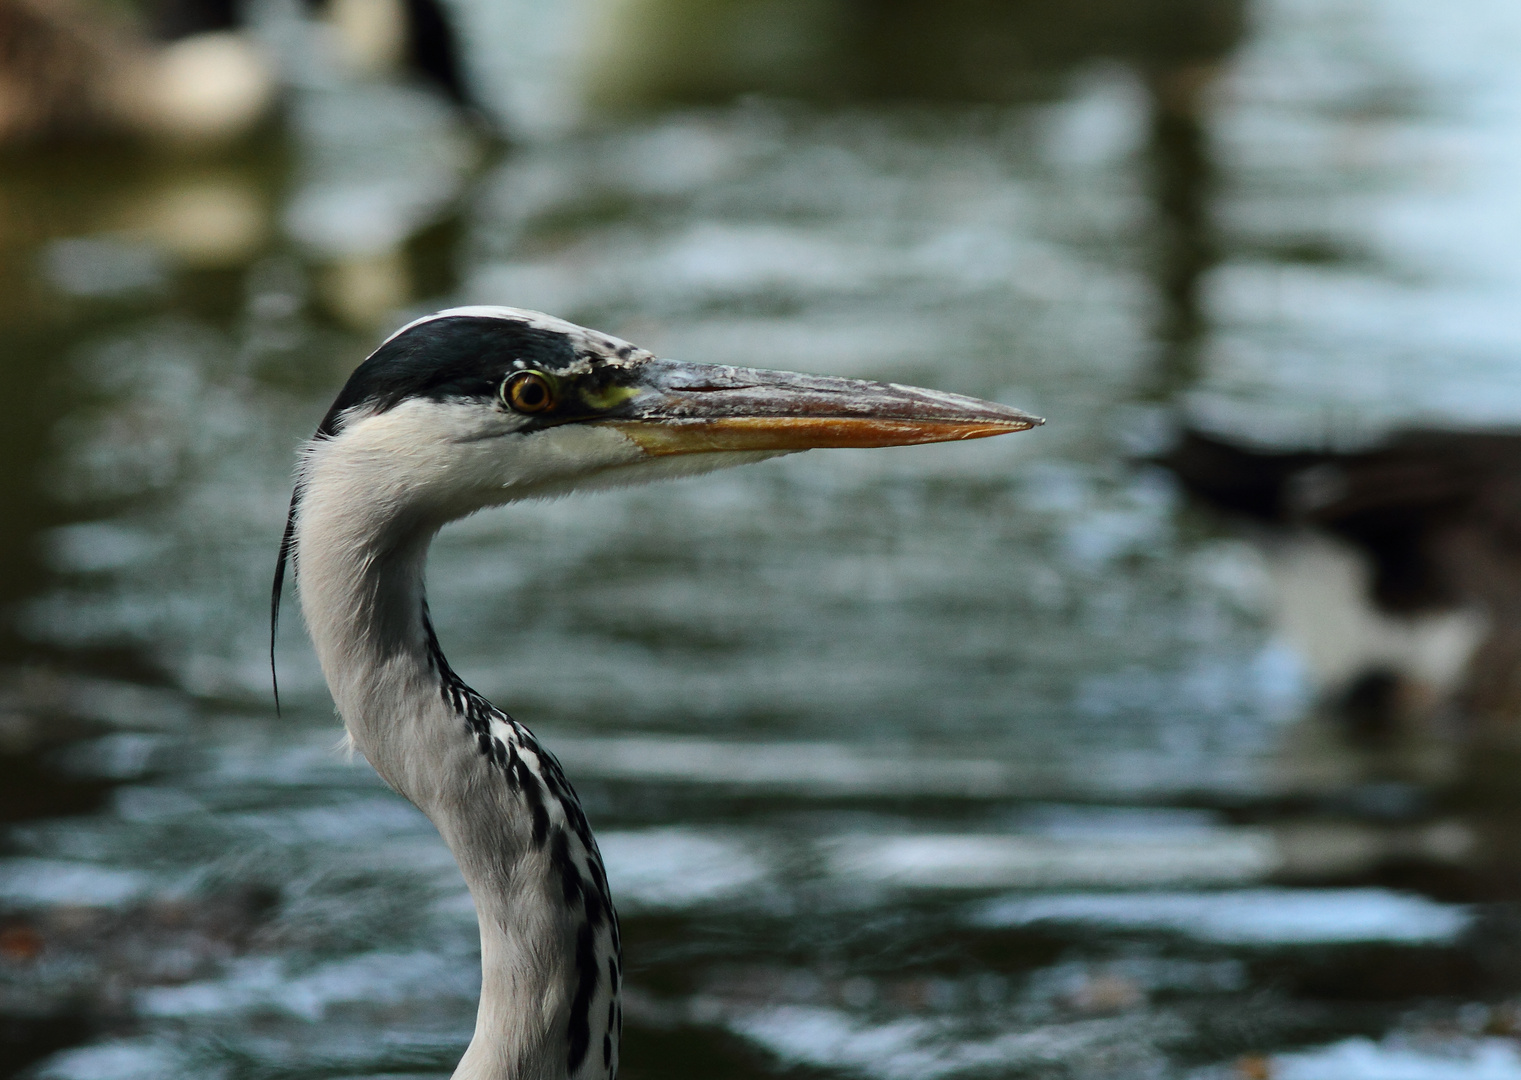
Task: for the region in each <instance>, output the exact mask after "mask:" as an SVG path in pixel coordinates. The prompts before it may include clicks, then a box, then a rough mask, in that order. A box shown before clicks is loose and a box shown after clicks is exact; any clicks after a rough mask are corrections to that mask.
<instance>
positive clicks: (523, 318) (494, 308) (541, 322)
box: [381, 304, 644, 353]
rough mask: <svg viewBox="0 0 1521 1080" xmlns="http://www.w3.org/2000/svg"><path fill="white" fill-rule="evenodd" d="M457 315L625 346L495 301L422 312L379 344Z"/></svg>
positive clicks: (594, 344)
mask: <svg viewBox="0 0 1521 1080" xmlns="http://www.w3.org/2000/svg"><path fill="white" fill-rule="evenodd" d="M460 317H464V318H472V319H501V320H502V321H503V322H515V323H518V324H520V325H522V326H527V327H530V328H532V329H534V330H546V331H548V332H550V333H554V334H564V335H565V336H566V337H568V338H570V340H571V341H572V342H574V343H575V344H576V345H581V346H587V347H590V348H595V349H600V350H603V351H605V352H608V353H616V352H618V350H619V349H620V348H622V347H624V346H629V343H628V342H627V341H624V340H623V339H622V338H616V337H613V335H611V334H604V333H602V331H600V330H589V329H587V328H586V327H584V326H578V325H576V324H575V323H573V322H567V321H566V320H564V319H559V318H556V317H555V316H553V315H546V314H544V313H543V312H542V311H530V310H528V309H527V308H515V307H502V306H500V305H497V304H472V305H469V306H466V307H455V308H445V309H444V310H443V311H435V312H434V313H433V314H431V315H424V316H423V317H422V318H420V319H413V320H412V321H411V322H409V323H407V325H406V326H403V327H401V328H400V329H399V330H396V331H394V332H393V333H392V334H391V335H390V336H389V337H387V338H386V340H385V341H383V342H381V344H382V345H384V344H386V343H387V342H390V341H393V340H395V339H396V338H398V337H400V336H401V335H402V334H405V333H406V332H407V331H408V330H411V329H413V328H414V327H418V326H422V325H423V324H424V323H430V322H433V321H434V320H436V319H454V318H460ZM629 347H630V348H635V351H637V352H640V353H643V352H644V350H643V349H637V348H636V347H634V346H629Z"/></svg>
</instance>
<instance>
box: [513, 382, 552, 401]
mask: <svg viewBox="0 0 1521 1080" xmlns="http://www.w3.org/2000/svg"><path fill="white" fill-rule="evenodd" d="M517 390H518V392H517V399H518V404H519V405H522V406H525V407H526V408H530V409H536V408H538V407H539V406H540V405H543V404H544V402H545V401H546V400H547V399H548V394H547V393H546V392H545V390H544V384H543V383H542V382H540V381H539V380H538V379H535V378H532V377H529V378H526V379H520V380H518V387H517Z"/></svg>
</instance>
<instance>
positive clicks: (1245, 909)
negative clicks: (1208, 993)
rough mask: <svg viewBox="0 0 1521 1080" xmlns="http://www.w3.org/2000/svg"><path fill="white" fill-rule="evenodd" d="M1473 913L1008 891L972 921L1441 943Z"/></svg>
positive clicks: (1238, 896)
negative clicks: (1037, 893)
mask: <svg viewBox="0 0 1521 1080" xmlns="http://www.w3.org/2000/svg"><path fill="white" fill-rule="evenodd" d="M1472 918H1473V916H1472V913H1471V912H1470V911H1469V910H1468V909H1467V908H1465V907H1461V906H1459V905H1457V904H1439V903H1437V902H1435V901H1433V900H1428V899H1426V898H1425V897H1422V896H1411V895H1407V894H1404V893H1396V892H1390V891H1388V890H1387V889H1246V890H1239V891H1232V892H1216V893H1208V892H1199V893H1193V892H1156V893H1113V894H1105V893H1061V894H1057V895H1053V896H1010V897H1005V898H1003V899H999V900H994V901H992V902H990V903H988V904H985V905H983V906H981V907H979V908H978V909H977V911H976V913H975V914H974V915H973V916H972V918H971V922H972V923H973V924H974V925H977V926H983V927H995V928H1005V927H1009V928H1012V927H1023V926H1031V925H1034V924H1038V923H1068V924H1078V925H1087V926H1097V927H1102V928H1105V929H1110V930H1164V931H1169V932H1172V933H1178V934H1183V935H1185V936H1187V937H1192V938H1195V939H1198V940H1200V941H1208V942H1212V943H1215V944H1222V945H1331V944H1348V943H1353V942H1388V943H1391V944H1400V945H1444V944H1449V943H1451V942H1452V941H1454V940H1456V939H1457V938H1458V936H1459V935H1461V934H1462V933H1463V931H1464V930H1466V929H1467V928H1468V925H1469V923H1470V922H1471V921H1472ZM1275 1075H1277V1074H1275Z"/></svg>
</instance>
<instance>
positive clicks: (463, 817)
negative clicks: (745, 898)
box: [295, 469, 622, 1080]
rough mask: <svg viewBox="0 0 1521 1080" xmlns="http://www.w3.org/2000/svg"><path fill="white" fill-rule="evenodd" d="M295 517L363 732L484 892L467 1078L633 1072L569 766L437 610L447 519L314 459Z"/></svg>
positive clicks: (309, 616)
mask: <svg viewBox="0 0 1521 1080" xmlns="http://www.w3.org/2000/svg"><path fill="white" fill-rule="evenodd" d="M305 479H306V483H305V492H304V497H303V500H302V504H301V506H300V509H299V513H298V514H297V518H296V530H295V552H296V554H297V555H298V559H299V561H298V563H297V567H298V573H299V583H300V597H301V606H302V611H303V614H304V616H305V618H306V623H307V626H308V628H309V630H310V633H311V637H312V640H313V642H314V644H315V645H316V649H317V654H318V657H319V658H320V660H321V664H322V670H323V673H324V675H325V676H326V678H327V682H328V686H329V688H330V689H331V691H332V694H333V698H334V701H335V702H336V703H337V706H338V711H339V713H340V714H341V715H342V717H343V721H344V725H345V727H346V729H347V731H348V735H349V738H350V739H351V740H352V742H353V745H354V746H355V748H357V749H358V750H359V751H360V752H361V753H362V754H363V755H364V756H365V758H366V759H367V760H368V761H369V762H370V764H371V765H373V766H374V768H375V770H376V771H377V772H378V773H379V774H380V775H381V776H382V777H383V778H384V779H385V780H386V782H387V783H389V784H390V785H391V786H392V787H393V788H395V789H396V790H397V791H398V792H400V793H401V794H402V795H404V796H406V797H407V798H408V799H410V800H411V801H412V802H413V803H415V804H416V805H417V806H418V808H419V809H421V810H422V811H423V813H425V814H427V816H428V817H429V818H430V819H431V820H432V821H433V823H434V825H436V826H437V828H438V830H439V833H440V834H441V835H442V836H443V839H444V841H445V842H446V843H447V844H448V845H449V848H450V850H451V851H452V852H453V854H454V857H455V859H456V861H457V862H458V863H459V867H460V870H461V872H462V873H463V875H464V878H465V881H466V883H467V884H468V886H469V888H470V893H471V896H472V898H473V899H474V901H475V907H476V912H477V916H478V919H479V923H480V933H481V964H482V986H481V999H480V1007H479V1011H478V1013H477V1018H476V1030H475V1036H474V1038H473V1039H472V1041H471V1043H470V1047H469V1049H468V1050H467V1052H466V1053H465V1056H464V1058H463V1059H462V1060H461V1062H460V1065H459V1069H458V1071H457V1072H456V1073H455V1074H454V1075H455V1078H456V1080H606V1078H611V1077H613V1076H615V1075H616V1070H617V1041H618V1029H619V1028H620V1027H621V1020H622V1017H621V1008H620V1006H619V1004H618V990H619V981H620V979H621V969H620V962H619V957H618V940H617V922H616V917H615V916H614V914H613V911H612V907H611V904H610V902H609V900H608V897H607V888H606V879H605V876H604V875H603V872H602V866H601V859H600V856H599V855H598V854H597V850H596V845H595V842H594V841H593V840H592V838H591V833H590V830H589V829H588V828H587V826H586V820H585V817H584V816H583V815H582V813H581V809H580V806H579V803H578V802H577V801H576V797H575V794H574V792H572V791H571V790H570V787H569V785H568V784H566V783H565V781H564V777H563V775H562V774H561V773H560V770H559V766H558V764H557V763H555V761H554V759H553V757H552V756H550V755H549V754H547V753H546V752H544V751H543V750H542V749H541V748H540V747H539V745H538V743H537V741H536V740H535V739H534V738H533V736H532V735H531V734H530V733H529V732H528V731H527V730H526V729H525V728H523V727H522V726H521V725H519V724H517V723H516V722H515V721H513V720H511V719H510V718H509V717H507V716H506V715H505V714H503V713H500V712H499V711H497V710H495V709H494V708H492V707H491V706H490V705H489V704H488V703H486V702H485V700H484V699H482V698H481V697H480V696H479V695H477V694H475V692H474V691H472V690H470V689H469V688H468V687H466V686H465V685H464V684H463V683H462V682H460V681H459V679H458V678H457V676H455V675H454V673H453V672H452V671H451V670H450V669H449V667H448V664H447V662H446V661H444V659H443V656H442V653H441V652H439V651H438V648H437V643H436V640H434V638H433V635H432V629H431V626H430V625H429V623H428V621H427V618H428V617H427V606H426V601H425V599H424V591H423V573H424V566H425V563H426V559H427V551H428V546H429V543H430V542H431V539H432V536H433V534H434V532H435V530H436V525H435V524H432V523H426V522H418V523H416V524H414V525H413V526H411V527H410V528H407V529H398V528H397V527H396V524H395V521H394V520H392V521H382V520H380V519H378V518H376V517H373V516H367V515H365V514H363V513H359V514H355V513H354V512H353V508H354V507H355V506H362V505H364V504H365V501H364V500H363V499H352V498H349V497H348V495H350V494H352V493H353V488H352V485H350V484H346V483H344V482H343V478H342V477H341V476H340V477H338V478H337V479H336V483H325V482H324V480H325V479H330V478H326V477H324V476H323V475H322V471H321V470H320V469H312V470H309V471H308V473H307V476H306V478H305Z"/></svg>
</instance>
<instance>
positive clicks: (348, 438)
mask: <svg viewBox="0 0 1521 1080" xmlns="http://www.w3.org/2000/svg"><path fill="white" fill-rule="evenodd" d="M1041 422H1042V421H1041V420H1040V419H1039V418H1037V417H1033V416H1030V415H1028V414H1026V413H1023V412H1021V411H1019V410H1018V409H1014V408H1011V407H1009V406H1006V405H998V404H993V403H991V402H986V401H979V400H977V399H975V398H968V397H961V396H958V395H955V394H945V393H940V392H938V391H933V390H921V389H917V388H914V387H907V386H898V385H894V384H886V383H875V382H865V381H861V380H856V379H841V378H833V377H827V376H816V375H798V374H793V373H791V372H784V371H768V370H761V369H754V368H736V367H726V366H722V365H716V364H697V363H683V362H679V361H674V360H665V359H661V358H659V357H656V356H655V355H654V354H652V353H650V352H648V351H646V350H644V349H640V348H637V347H635V346H633V345H631V344H629V343H628V342H626V341H621V340H619V339H618V338H615V337H611V336H609V335H606V334H601V333H598V332H596V331H593V330H588V329H585V328H584V327H580V326H576V325H574V324H572V323H568V322H565V321H563V320H560V319H556V318H552V317H550V316H547V315H542V314H539V313H537V312H531V311H523V310H519V309H515V308H500V307H473V308H454V309H451V310H449V311H443V312H439V313H438V314H435V315H430V316H427V317H426V318H423V319H419V320H417V321H415V322H413V323H410V324H408V325H407V326H404V327H402V329H400V330H398V331H397V332H396V333H395V334H393V335H392V336H391V337H390V338H388V339H387V340H386V341H385V343H384V344H382V345H381V346H380V348H378V349H377V350H376V351H375V352H374V353H373V354H371V356H370V357H369V358H368V359H367V360H365V361H364V363H362V364H361V365H360V366H359V367H358V368H357V369H356V370H355V371H354V373H353V375H352V376H350V378H349V381H348V383H347V384H346V385H345V386H344V388H343V390H342V392H341V393H340V394H339V395H338V398H337V400H336V401H335V402H334V403H333V406H332V409H331V410H330V411H329V412H328V415H327V417H326V418H325V419H324V420H323V422H322V426H321V427H320V428H319V429H318V432H317V438H316V439H315V440H314V441H313V442H312V444H311V446H310V448H309V451H310V452H309V456H308V460H307V466H306V468H305V469H304V479H305V481H306V482H308V483H311V482H314V481H316V480H317V476H316V473H317V472H318V471H326V472H336V473H338V474H339V479H341V480H343V481H345V482H347V483H357V484H363V485H365V489H366V490H367V491H368V492H369V493H370V501H371V502H372V503H373V504H375V505H377V506H381V507H384V508H385V509H386V510H387V511H388V512H391V513H397V514H406V515H413V516H416V517H417V519H418V520H419V521H423V520H426V521H429V522H431V523H433V524H435V525H436V524H441V523H442V522H443V521H445V520H449V519H450V518H453V517H458V516H461V515H463V514H467V513H470V512H472V511H474V510H476V509H479V508H481V507H483V506H488V505H493V504H496V503H501V502H507V501H510V500H513V499H519V498H530V497H534V496H540V495H552V494H559V493H562V492H565V491H569V490H573V489H580V488H584V487H589V486H601V485H605V484H616V483H625V482H634V481H640V480H645V479H653V478H655V477H657V476H661V475H673V474H677V475H679V474H683V473H692V472H701V471H706V470H709V469H714V468H721V467H724V466H728V465H736V464H741V463H743V462H746V461H753V460H757V459H759V458H764V457H771V456H775V455H778V454H787V453H794V452H796V451H800V450H807V449H811V448H815V447H870V446H893V445H899V444H906V443H923V442H943V441H947V440H955V439H974V438H982V437H985V436H989V435H1000V434H1004V433H1006V432H1012V431H1023V430H1026V429H1028V428H1031V427H1034V426H1035V425H1037V424H1039V423H1041Z"/></svg>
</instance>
